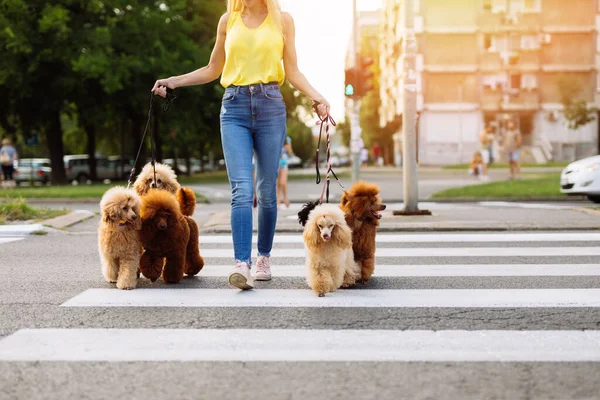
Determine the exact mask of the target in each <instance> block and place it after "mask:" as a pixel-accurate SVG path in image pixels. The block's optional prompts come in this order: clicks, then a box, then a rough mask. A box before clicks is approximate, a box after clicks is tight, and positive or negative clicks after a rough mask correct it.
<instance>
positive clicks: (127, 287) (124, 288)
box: [117, 285, 135, 290]
mask: <svg viewBox="0 0 600 400" xmlns="http://www.w3.org/2000/svg"><path fill="white" fill-rule="evenodd" d="M117 288H119V289H121V290H133V289H135V286H132V285H125V286H122V287H119V286H117Z"/></svg>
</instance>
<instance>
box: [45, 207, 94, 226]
mask: <svg viewBox="0 0 600 400" xmlns="http://www.w3.org/2000/svg"><path fill="white" fill-rule="evenodd" d="M93 216H94V213H93V212H91V211H87V210H76V211H73V212H71V213H69V214H66V215H61V216H60V217H56V218H51V219H47V220H45V221H44V222H43V225H44V226H47V227H50V228H54V229H64V228H68V227H70V226H73V225H75V224H77V223H79V222H82V221H85V220H86V219H89V218H92V217H93Z"/></svg>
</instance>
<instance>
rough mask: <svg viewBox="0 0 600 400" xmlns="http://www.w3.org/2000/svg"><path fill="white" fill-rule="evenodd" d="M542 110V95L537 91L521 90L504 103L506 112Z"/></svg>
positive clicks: (503, 107)
mask: <svg viewBox="0 0 600 400" xmlns="http://www.w3.org/2000/svg"><path fill="white" fill-rule="evenodd" d="M539 108H540V95H539V92H538V91H537V90H536V89H528V90H520V91H518V92H517V93H515V94H513V95H511V96H510V97H509V99H508V102H502V109H503V110H506V111H534V110H538V109H539Z"/></svg>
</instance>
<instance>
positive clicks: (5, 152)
mask: <svg viewBox="0 0 600 400" xmlns="http://www.w3.org/2000/svg"><path fill="white" fill-rule="evenodd" d="M16 160H17V150H16V149H15V148H14V147H13V146H12V144H11V142H10V139H4V140H3V141H2V147H0V164H1V165H2V175H4V182H2V187H14V186H16V183H15V181H14V180H13V173H14V171H15V168H14V162H15V161H16Z"/></svg>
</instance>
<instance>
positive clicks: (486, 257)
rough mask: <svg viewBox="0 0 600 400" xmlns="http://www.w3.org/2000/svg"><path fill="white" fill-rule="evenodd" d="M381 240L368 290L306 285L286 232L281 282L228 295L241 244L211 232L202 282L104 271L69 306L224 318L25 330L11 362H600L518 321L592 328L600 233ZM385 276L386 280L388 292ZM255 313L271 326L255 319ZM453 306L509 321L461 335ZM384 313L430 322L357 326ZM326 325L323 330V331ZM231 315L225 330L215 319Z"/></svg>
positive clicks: (596, 336) (9, 353) (584, 340)
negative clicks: (114, 281)
mask: <svg viewBox="0 0 600 400" xmlns="http://www.w3.org/2000/svg"><path fill="white" fill-rule="evenodd" d="M254 242H256V238H254ZM377 242H378V248H377V253H376V256H377V263H376V268H375V274H374V277H373V279H372V280H371V282H369V283H368V284H366V285H364V286H360V287H358V288H356V289H348V290H338V291H337V292H334V293H331V294H328V295H327V296H325V297H324V298H319V297H317V296H315V295H314V293H312V291H311V290H309V288H308V286H307V285H306V283H305V282H304V280H303V277H304V276H305V274H306V271H305V267H304V265H303V262H304V257H305V252H304V248H303V245H302V239H301V236H300V235H298V234H296V235H277V236H276V237H275V241H274V243H275V247H274V249H273V253H272V256H273V267H272V271H273V276H274V278H273V281H272V282H269V283H264V282H261V283H260V285H257V289H255V290H253V291H245V292H242V291H239V290H237V289H232V288H229V287H227V286H226V279H225V276H227V274H228V273H229V271H230V268H231V266H232V256H233V250H232V244H231V237H230V236H227V235H211V236H201V238H200V246H201V254H202V255H203V257H204V258H205V261H206V267H205V268H204V270H203V271H202V272H201V273H200V275H199V277H196V278H193V279H186V280H184V282H183V283H182V284H180V285H174V286H167V285H163V284H155V285H150V284H144V285H140V286H141V287H140V288H138V289H136V290H133V291H120V290H117V289H114V288H111V287H109V286H108V285H105V284H104V283H103V282H102V280H101V277H100V276H98V285H97V286H96V287H92V288H88V289H86V290H84V291H82V292H80V293H78V294H76V295H75V296H69V297H68V298H65V299H64V301H63V302H62V303H61V304H60V305H59V308H60V310H61V313H66V314H67V315H68V314H69V312H73V313H75V312H77V313H80V312H84V313H86V312H89V313H90V317H92V316H93V315H95V313H97V311H98V310H103V312H102V314H109V315H110V314H111V313H113V314H115V315H121V314H122V313H124V312H127V313H129V314H128V315H131V313H132V312H133V313H135V312H139V313H144V312H146V311H147V310H152V313H153V314H152V315H161V316H165V315H169V314H177V315H182V316H189V318H191V319H194V320H202V318H203V317H204V316H207V315H209V314H210V315H211V316H212V315H221V317H220V318H215V317H212V318H214V320H215V322H214V323H212V325H210V326H207V327H203V328H200V329H189V328H164V327H154V326H152V324H147V323H145V322H144V323H141V322H140V323H138V325H132V324H131V323H128V324H121V325H118V326H116V327H114V326H106V327H103V326H97V325H96V324H91V325H90V326H89V327H85V326H84V327H77V328H57V327H55V326H49V327H44V326H40V327H37V328H34V329H32V328H25V329H21V330H17V331H16V332H13V333H12V334H10V335H8V336H7V337H5V338H4V339H2V340H0V361H64V362H137V361H160V362H179V361H205V362H222V361H228V362H238V361H244V362H246V361H254V362H274V361H279V362H303V361H311V362H327V361H353V362H364V361H371V362H384V361H385V362H389V361H393V362H481V361H485V362H574V363H579V362H594V363H597V362H600V331H599V330H593V329H592V330H585V329H580V328H579V325H577V326H575V327H574V326H571V325H569V324H568V323H566V322H565V323H564V324H563V325H561V323H560V318H559V319H558V320H559V322H553V323H550V322H548V323H545V321H544V320H536V321H535V324H534V325H535V326H534V327H533V328H529V327H527V326H526V325H525V326H524V327H520V328H519V329H515V328H514V327H513V325H511V323H510V320H511V317H512V316H514V318H515V319H519V321H521V323H523V318H526V317H527V316H533V315H537V314H540V313H546V312H550V311H551V312H552V313H554V314H559V315H560V313H564V315H570V316H571V317H570V318H571V319H570V321H572V320H573V318H575V317H573V315H574V314H576V315H577V318H581V321H580V322H581V325H585V326H589V325H595V322H596V319H595V318H596V316H597V315H598V313H597V312H598V310H600V246H598V243H599V242H600V234H599V233H594V232H550V233H518V232H516V233H427V234H417V233H415V234H379V235H378V236H377ZM510 279H513V280H514V279H516V280H518V281H520V287H519V288H515V287H514V285H513V286H508V282H509V281H508V280H510ZM384 280H386V281H387V282H388V285H387V286H385V287H381V286H379V285H378V284H379V283H380V282H382V281H384ZM492 283H493V285H492ZM491 286H494V287H491ZM257 310H260V311H261V312H263V314H261V315H263V316H267V317H266V318H265V319H262V320H261V319H259V320H252V318H253V317H252V315H255V314H256V312H257ZM440 310H441V311H440ZM443 310H449V311H456V314H460V312H461V311H465V312H480V313H486V312H501V313H502V321H504V322H503V323H498V322H497V321H496V323H494V324H492V323H491V322H490V323H489V326H486V322H485V321H483V322H481V321H478V322H477V323H476V324H475V323H473V324H471V325H469V323H468V322H466V323H465V322H464V321H463V322H461V324H459V327H458V328H456V327H455V326H456V324H455V322H456V321H455V320H452V318H455V317H453V313H449V314H448V315H449V316H448V317H447V318H448V321H449V322H448V323H447V324H446V326H445V327H444V328H443V329H440V328H439V326H438V325H433V323H434V321H435V320H436V319H439V313H440V312H445V311H443ZM528 310H531V313H529V314H528V313H527V312H528ZM241 311H244V313H242V312H241ZM296 311H297V312H299V313H300V314H294V313H295V312H296ZM287 314H293V315H301V316H302V318H301V319H298V320H295V319H294V318H293V317H289V318H288V317H287ZM232 315H236V316H239V317H236V318H233V317H230V316H232ZM375 315H380V316H382V318H387V316H389V315H393V316H394V317H395V318H397V319H400V318H399V317H402V316H406V317H410V318H413V319H414V318H415V317H414V315H417V316H421V317H422V322H421V323H420V324H418V325H419V326H418V329H407V327H406V326H405V325H400V324H399V323H395V322H394V319H393V318H392V319H391V320H389V321H386V324H388V325H386V329H380V327H379V326H373V324H368V323H367V324H364V325H361V324H358V323H357V322H362V320H361V319H364V318H365V316H371V317H372V318H374V317H373V316H375ZM433 315H436V317H435V318H433V317H432V316H433ZM317 318H322V319H324V320H325V322H319V323H316V322H315V321H316V320H317ZM457 318H458V317H457ZM223 319H225V320H227V322H226V323H223V324H221V323H220V322H218V321H220V320H223ZM279 319H281V320H285V321H286V322H285V323H283V322H281V323H278V320H279ZM290 321H291V322H290ZM321 321H322V320H321ZM428 321H429V322H428ZM428 323H430V325H431V326H427V324H428ZM283 325H285V326H286V328H280V327H278V326H283ZM532 325H533V322H532ZM249 326H251V327H249ZM357 326H358V328H357ZM596 326H597V325H596Z"/></svg>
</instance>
